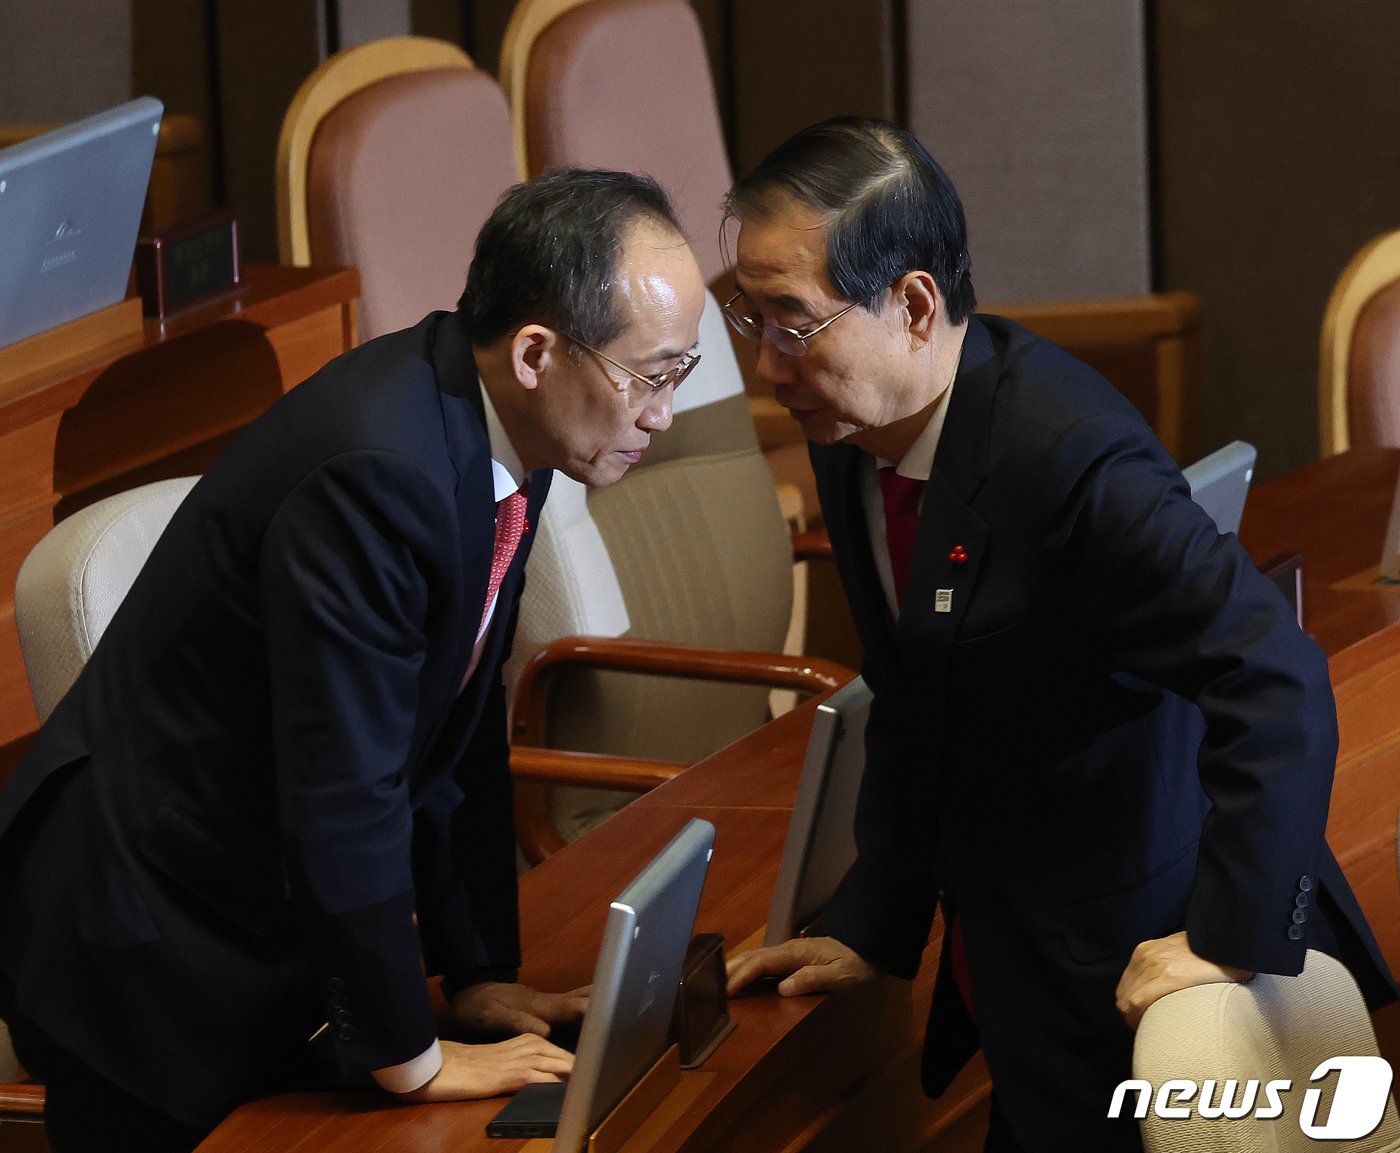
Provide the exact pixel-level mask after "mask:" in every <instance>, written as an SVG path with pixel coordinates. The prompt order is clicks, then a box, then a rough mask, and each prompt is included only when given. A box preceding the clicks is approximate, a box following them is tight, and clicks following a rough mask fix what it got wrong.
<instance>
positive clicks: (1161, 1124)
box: [1124, 950, 1400, 1153]
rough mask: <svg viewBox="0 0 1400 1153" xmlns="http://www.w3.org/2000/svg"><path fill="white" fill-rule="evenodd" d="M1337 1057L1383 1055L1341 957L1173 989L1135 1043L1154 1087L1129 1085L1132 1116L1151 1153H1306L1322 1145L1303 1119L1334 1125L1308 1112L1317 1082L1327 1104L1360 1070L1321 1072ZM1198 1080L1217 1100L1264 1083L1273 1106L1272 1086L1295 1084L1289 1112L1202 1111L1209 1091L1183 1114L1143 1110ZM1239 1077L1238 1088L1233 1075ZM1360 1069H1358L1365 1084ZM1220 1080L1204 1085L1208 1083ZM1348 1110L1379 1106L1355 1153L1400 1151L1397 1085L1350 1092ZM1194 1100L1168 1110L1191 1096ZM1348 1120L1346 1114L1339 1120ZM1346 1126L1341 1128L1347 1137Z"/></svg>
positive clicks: (1138, 1071)
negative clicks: (1167, 1088)
mask: <svg viewBox="0 0 1400 1153" xmlns="http://www.w3.org/2000/svg"><path fill="white" fill-rule="evenodd" d="M1335 1057H1374V1058H1375V1059H1376V1060H1377V1061H1379V1060H1380V1057H1379V1055H1378V1053H1377V1049H1376V1036H1375V1033H1374V1031H1373V1030H1372V1027H1371V1019H1370V1017H1369V1016H1368V1014H1367V1012H1366V1003H1365V1001H1364V1000H1363V999H1362V996H1361V991H1360V989H1358V988H1357V986H1356V982H1355V981H1354V980H1353V979H1352V976H1351V974H1350V973H1349V972H1347V970H1346V968H1345V967H1344V966H1343V965H1342V964H1341V962H1339V961H1337V960H1336V959H1335V958H1333V957H1329V956H1327V955H1326V954H1325V953H1319V952H1316V951H1315V950H1309V951H1308V954H1307V959H1306V964H1305V965H1304V968H1303V972H1302V973H1301V974H1299V975H1298V976H1296V977H1278V976H1271V975H1269V974H1265V973H1261V974H1259V975H1258V976H1256V977H1255V978H1254V979H1253V980H1252V981H1250V982H1248V983H1247V984H1232V983H1225V984H1216V985H1198V986H1196V987H1195V988H1191V989H1183V990H1181V991H1180V992H1176V993H1171V994H1169V995H1168V996H1166V997H1163V998H1162V999H1161V1000H1160V1001H1158V1002H1157V1003H1156V1004H1155V1005H1153V1006H1152V1007H1151V1008H1149V1009H1148V1010H1147V1012H1146V1013H1145V1014H1144V1015H1143V1019H1142V1023H1141V1024H1140V1025H1139V1026H1138V1032H1137V1038H1136V1041H1135V1042H1134V1047H1133V1076H1134V1077H1135V1078H1138V1079H1140V1080H1142V1081H1144V1082H1147V1083H1148V1084H1149V1085H1150V1086H1151V1087H1152V1088H1151V1090H1148V1091H1146V1093H1140V1092H1138V1091H1136V1090H1134V1091H1129V1092H1128V1093H1127V1094H1126V1104H1125V1107H1124V1115H1127V1113H1128V1112H1129V1111H1134V1110H1136V1112H1137V1113H1138V1114H1145V1115H1143V1116H1142V1117H1141V1126H1142V1134H1143V1142H1144V1145H1145V1146H1146V1148H1147V1150H1148V1153H1178V1151H1186V1150H1191V1151H1200V1153H1207V1151H1209V1153H1295V1151H1296V1153H1303V1151H1304V1150H1315V1149H1317V1148H1319V1147H1321V1143H1320V1140H1319V1139H1318V1138H1314V1137H1311V1136H1308V1135H1307V1134H1306V1133H1305V1132H1304V1131H1303V1128H1302V1124H1303V1123H1304V1122H1309V1123H1310V1124H1312V1125H1321V1124H1324V1123H1325V1122H1326V1121H1327V1120H1328V1119H1329V1116H1330V1115H1329V1114H1328V1112H1327V1110H1326V1109H1325V1108H1322V1109H1318V1108H1316V1107H1314V1108H1313V1109H1312V1110H1309V1108H1308V1105H1307V1091H1308V1090H1309V1089H1313V1090H1321V1093H1320V1094H1319V1096H1320V1097H1321V1099H1322V1100H1324V1101H1330V1100H1333V1097H1332V1094H1333V1092H1334V1091H1335V1092H1336V1093H1337V1099H1338V1100H1340V1099H1341V1097H1342V1095H1343V1089H1342V1085H1343V1080H1344V1079H1346V1078H1351V1077H1354V1076H1356V1074H1355V1073H1353V1072H1345V1073H1340V1074H1339V1073H1338V1072H1331V1073H1325V1074H1323V1075H1321V1076H1319V1079H1318V1081H1317V1082H1316V1083H1313V1082H1312V1081H1311V1078H1312V1076H1313V1074H1314V1072H1315V1071H1316V1070H1318V1067H1319V1066H1320V1065H1322V1064H1323V1063H1324V1062H1327V1061H1330V1060H1331V1059H1332V1058H1335ZM1178 1079H1180V1080H1186V1081H1192V1082H1194V1083H1195V1084H1196V1085H1197V1086H1201V1087H1202V1088H1203V1089H1204V1090H1205V1093H1207V1094H1208V1095H1209V1099H1210V1104H1211V1105H1212V1106H1214V1107H1218V1106H1219V1105H1220V1102H1221V1097H1222V1095H1228V1096H1229V1099H1230V1100H1231V1101H1232V1102H1233V1103H1234V1104H1235V1105H1236V1106H1239V1105H1241V1104H1242V1102H1243V1100H1244V1097H1245V1094H1246V1093H1247V1092H1249V1089H1248V1083H1249V1082H1250V1081H1254V1082H1257V1083H1258V1084H1257V1086H1256V1090H1255V1092H1256V1100H1257V1104H1258V1106H1259V1107H1260V1108H1262V1107H1264V1106H1265V1105H1266V1103H1267V1101H1266V1094H1265V1093H1264V1089H1263V1086H1264V1085H1266V1084H1267V1083H1268V1082H1269V1081H1276V1080H1287V1081H1289V1082H1291V1086H1290V1088H1289V1089H1288V1090H1287V1091H1285V1092H1280V1093H1279V1099H1280V1101H1281V1102H1282V1104H1283V1107H1284V1108H1283V1113H1282V1115H1281V1116H1279V1117H1277V1118H1272V1119H1261V1118H1257V1117H1253V1116H1249V1117H1241V1118H1229V1117H1213V1118H1203V1117H1202V1116H1201V1114H1200V1112H1199V1111H1198V1108H1197V1106H1198V1105H1199V1096H1200V1095H1201V1091H1200V1090H1198V1093H1197V1095H1196V1096H1193V1097H1191V1098H1190V1099H1189V1106H1190V1107H1189V1108H1186V1109H1184V1110H1183V1112H1184V1114H1185V1115H1184V1116H1180V1117H1165V1118H1164V1117H1160V1116H1158V1115H1157V1110H1156V1109H1155V1108H1154V1107H1151V1106H1149V1107H1147V1108H1146V1109H1143V1108H1142V1105H1141V1104H1140V1102H1143V1101H1145V1098H1146V1096H1150V1097H1151V1099H1152V1103H1153V1105H1155V1102H1156V1099H1157V1096H1158V1095H1159V1093H1160V1092H1161V1087H1162V1085H1163V1084H1164V1083H1166V1082H1168V1081H1173V1080H1178ZM1229 1080H1233V1081H1234V1082H1235V1084H1234V1085H1233V1086H1231V1085H1226V1084H1225V1082H1227V1081H1229ZM1359 1080H1360V1078H1358V1081H1359ZM1207 1081H1210V1082H1214V1084H1213V1085H1211V1086H1209V1087H1205V1082H1207ZM1346 1088H1347V1089H1348V1090H1350V1093H1348V1094H1347V1095H1348V1096H1349V1097H1350V1100H1349V1102H1348V1104H1349V1106H1351V1107H1350V1108H1348V1110H1347V1112H1348V1113H1349V1114H1353V1115H1354V1116H1355V1117H1357V1118H1358V1119H1359V1118H1360V1117H1362V1116H1364V1115H1366V1114H1367V1113H1368V1111H1372V1110H1373V1111H1374V1112H1375V1113H1376V1116H1375V1117H1374V1118H1373V1119H1372V1120H1374V1121H1375V1122H1376V1125H1375V1128H1374V1130H1372V1131H1371V1132H1370V1133H1369V1134H1368V1135H1366V1136H1359V1135H1358V1136H1357V1137H1356V1138H1355V1139H1354V1140H1349V1141H1347V1142H1346V1143H1345V1144H1344V1145H1341V1144H1339V1145H1338V1146H1337V1147H1338V1148H1346V1149H1348V1150H1354V1151H1356V1153H1395V1151H1397V1150H1400V1117H1397V1114H1396V1110H1395V1102H1394V1100H1393V1098H1392V1097H1391V1096H1390V1095H1389V1094H1388V1093H1387V1094H1385V1095H1384V1100H1382V1098H1381V1095H1380V1094H1379V1093H1375V1094H1361V1095H1360V1097H1359V1098H1358V1097H1354V1096H1351V1093H1354V1092H1356V1089H1355V1088H1353V1087H1352V1086H1346ZM1187 1103H1188V1102H1187V1100H1186V1099H1185V1098H1180V1099H1178V1100H1177V1101H1172V1102H1168V1103H1167V1104H1168V1107H1169V1108H1170V1107H1173V1106H1179V1105H1182V1104H1187ZM1337 1120H1338V1122H1340V1121H1341V1118H1340V1117H1339V1118H1337ZM1336 1135H1340V1134H1336Z"/></svg>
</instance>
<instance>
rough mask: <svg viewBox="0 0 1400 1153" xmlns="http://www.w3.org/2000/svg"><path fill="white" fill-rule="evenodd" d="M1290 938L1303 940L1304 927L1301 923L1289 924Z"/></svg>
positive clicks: (1291, 939)
mask: <svg viewBox="0 0 1400 1153" xmlns="http://www.w3.org/2000/svg"><path fill="white" fill-rule="evenodd" d="M1288 939H1289V940H1290V941H1301V940H1302V939H1303V928H1302V926H1301V925H1289V926H1288Z"/></svg>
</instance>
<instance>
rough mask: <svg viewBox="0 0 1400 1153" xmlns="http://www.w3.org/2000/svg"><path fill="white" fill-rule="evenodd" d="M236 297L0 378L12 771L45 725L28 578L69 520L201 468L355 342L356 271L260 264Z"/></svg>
mask: <svg viewBox="0 0 1400 1153" xmlns="http://www.w3.org/2000/svg"><path fill="white" fill-rule="evenodd" d="M246 275H247V280H246V283H245V285H244V286H243V287H242V288H240V290H239V291H238V292H237V293H236V294H235V295H233V296H231V297H228V298H226V299H224V300H222V301H218V302H215V303H213V304H209V305H206V306H204V307H202V308H199V309H195V310H193V311H191V312H189V313H186V314H184V315H182V316H179V317H177V318H175V319H173V320H171V321H169V322H167V323H165V324H161V323H159V322H157V321H153V320H147V321H146V322H145V323H144V324H143V325H142V326H141V328H140V330H139V331H138V332H133V333H131V334H127V335H120V336H116V337H114V338H113V339H111V340H110V341H108V342H107V343H105V344H103V345H102V346H101V347H99V348H97V349H95V351H93V352H92V353H90V354H83V355H80V356H78V357H75V358H72V359H69V360H67V361H65V362H63V363H61V364H60V365H58V366H57V367H52V366H43V365H39V364H38V363H37V362H35V363H32V364H31V363H29V362H28V361H25V362H23V363H20V364H19V365H18V367H16V368H15V369H14V375H12V376H10V377H9V378H7V379H0V541H3V544H0V745H4V746H7V747H6V748H5V749H4V750H3V751H0V781H3V779H4V777H5V775H7V772H8V770H9V768H10V767H11V766H12V764H13V762H14V760H15V759H17V758H16V757H15V755H14V754H15V751H16V746H15V745H14V742H16V741H18V740H20V739H21V738H24V737H26V736H27V735H28V734H30V733H32V732H33V731H34V729H35V727H36V726H37V723H38V722H37V718H36V717H35V715H34V708H33V704H32V702H31V700H30V696H29V687H28V682H27V681H26V679H25V675H24V667H23V661H22V659H21V657H20V651H19V637H18V634H17V633H16V631H15V626H14V602H13V590H14V581H15V575H16V574H17V573H18V571H19V566H20V564H21V563H22V562H23V560H24V558H25V557H26V556H27V555H28V554H29V550H30V549H32V548H33V547H34V545H35V544H37V543H38V541H39V540H40V539H41V538H42V537H43V535H44V533H46V532H47V531H48V530H49V529H50V528H51V527H52V526H53V524H54V523H55V522H56V520H61V519H63V517H65V516H67V515H69V514H70V513H72V512H75V511H76V510H77V509H79V508H82V507H84V506H85V505H87V504H91V503H92V502H93V501H95V500H98V499H100V498H102V497H104V496H107V495H110V494H111V493H113V492H118V491H121V490H123V489H127V488H132V487H134V486H136V485H138V484H143V483H145V482H147V481H151V480H159V479H163V478H165V477H171V476H180V475H185V474H190V473H195V472H202V471H203V470H204V469H205V468H207V467H208V465H209V464H210V462H211V461H212V460H213V459H214V457H215V456H216V455H217V454H218V453H219V452H220V451H221V450H222V448H223V447H224V445H225V444H227V442H228V440H229V439H230V438H231V437H233V436H234V435H236V433H237V432H238V430H239V429H241V428H242V427H243V426H244V425H246V424H247V423H248V422H249V421H251V420H252V419H253V418H254V417H256V416H257V415H258V414H259V413H260V412H262V411H263V410H264V409H266V408H267V407H268V405H270V404H271V403H272V402H273V401H274V400H276V399H277V397H279V396H281V395H282V393H284V392H286V391H287V390H288V389H290V388H291V387H292V386H294V385H296V384H299V383H300V382H301V381H302V380H304V379H305V378H306V377H307V376H309V375H311V373H313V372H314V371H316V369H318V368H320V367H321V365H323V364H325V363H326V361H328V360H330V359H331V358H332V357H334V356H337V355H339V354H340V353H341V352H344V351H346V350H347V349H349V348H350V347H352V346H353V345H354V343H355V299H356V297H357V296H358V294H359V284H360V281H359V274H358V273H357V272H355V271H354V270H353V269H310V268H278V267H270V266H257V265H254V266H251V267H249V268H248V269H247V270H246Z"/></svg>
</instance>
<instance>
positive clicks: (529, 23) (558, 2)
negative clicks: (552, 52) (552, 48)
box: [499, 0, 592, 180]
mask: <svg viewBox="0 0 1400 1153" xmlns="http://www.w3.org/2000/svg"><path fill="white" fill-rule="evenodd" d="M590 3H592V0H518V2H517V3H516V5H515V10H514V11H513V12H512V13H511V14H510V23H509V24H507V25H506V32H505V36H504V38H503V39H502V41H501V64H500V69H499V71H500V80H501V87H502V88H503V89H505V94H506V102H507V103H508V104H509V105H510V122H511V127H512V129H513V130H514V133H515V171H516V175H517V176H518V177H519V178H520V179H521V180H528V179H529V178H530V147H529V143H528V137H527V135H526V130H527V128H528V125H527V124H526V123H525V85H526V82H527V81H528V80H529V77H530V53H531V51H532V50H533V49H534V47H535V41H536V40H538V39H539V37H540V34H541V33H542V32H544V30H545V29H546V28H548V27H549V26H550V25H551V24H553V23H554V22H555V21H556V20H558V19H559V17H561V16H563V15H564V13H566V12H570V11H572V10H573V9H575V8H581V7H582V6H583V5H585V4H590Z"/></svg>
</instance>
